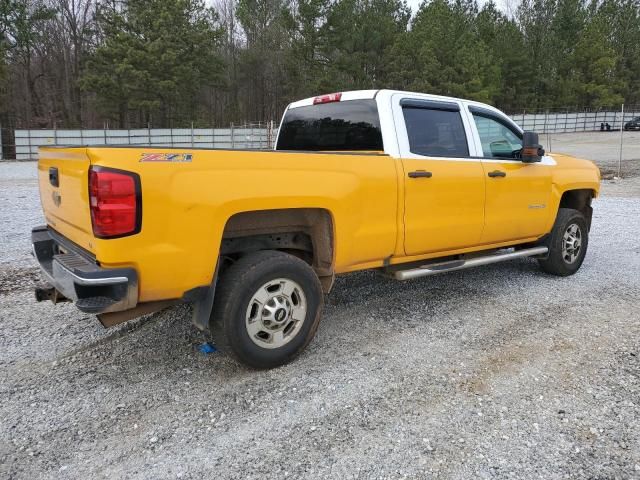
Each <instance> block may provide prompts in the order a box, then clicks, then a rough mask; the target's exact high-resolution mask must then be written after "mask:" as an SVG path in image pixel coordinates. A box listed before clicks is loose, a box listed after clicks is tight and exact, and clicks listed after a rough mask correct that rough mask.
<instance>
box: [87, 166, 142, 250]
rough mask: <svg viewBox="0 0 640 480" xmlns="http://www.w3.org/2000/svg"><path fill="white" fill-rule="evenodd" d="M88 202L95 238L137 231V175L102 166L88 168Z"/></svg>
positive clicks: (138, 197)
mask: <svg viewBox="0 0 640 480" xmlns="http://www.w3.org/2000/svg"><path fill="white" fill-rule="evenodd" d="M89 206H90V209H91V223H92V225H93V234H94V235H95V236H96V237H98V238H114V237H123V236H125V235H132V234H134V233H138V232H139V231H140V224H141V218H142V210H141V208H142V205H141V200H140V177H138V175H136V174H135V173H131V172H123V171H119V170H112V169H107V168H101V167H92V168H91V169H90V170H89Z"/></svg>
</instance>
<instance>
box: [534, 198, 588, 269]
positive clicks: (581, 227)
mask: <svg viewBox="0 0 640 480" xmlns="http://www.w3.org/2000/svg"><path fill="white" fill-rule="evenodd" d="M588 243H589V229H588V227H587V221H586V219H585V217H584V215H583V214H582V212H580V211H578V210H574V209H572V208H561V209H559V210H558V216H557V217H556V222H555V224H554V226H553V230H552V231H551V235H550V237H549V242H548V245H549V255H548V257H547V258H545V259H541V260H539V261H538V262H539V263H540V267H541V268H542V270H544V271H545V272H547V273H551V274H553V275H558V276H562V277H564V276H568V275H573V274H574V273H576V272H577V271H578V269H579V268H580V266H581V265H582V262H583V260H584V256H585V255H586V253H587V245H588Z"/></svg>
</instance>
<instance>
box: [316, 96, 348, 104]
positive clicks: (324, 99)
mask: <svg viewBox="0 0 640 480" xmlns="http://www.w3.org/2000/svg"><path fill="white" fill-rule="evenodd" d="M341 97H342V93H330V94H328V95H321V96H319V97H316V98H314V99H313V104H314V105H317V104H318V103H331V102H339V101H340V98H341Z"/></svg>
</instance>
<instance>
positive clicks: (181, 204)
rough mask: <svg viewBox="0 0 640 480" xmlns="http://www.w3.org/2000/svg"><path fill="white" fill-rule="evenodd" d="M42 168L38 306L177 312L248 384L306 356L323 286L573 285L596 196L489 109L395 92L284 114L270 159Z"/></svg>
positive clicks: (87, 161)
mask: <svg viewBox="0 0 640 480" xmlns="http://www.w3.org/2000/svg"><path fill="white" fill-rule="evenodd" d="M38 170H39V186H40V195H41V200H42V208H43V210H44V214H45V218H46V223H47V224H46V226H41V227H36V228H34V229H33V233H32V243H33V251H34V255H35V257H36V259H37V260H38V262H39V264H40V266H41V269H42V272H43V274H44V277H45V278H46V280H47V282H48V285H45V286H40V287H38V288H36V297H37V299H38V300H45V299H47V300H53V301H54V303H55V302H58V301H67V300H71V301H74V302H75V303H76V305H77V307H78V308H79V309H80V310H82V311H83V312H88V313H92V314H97V315H98V318H99V319H100V320H101V321H102V323H103V324H104V325H105V326H110V325H114V324H116V323H120V322H123V321H126V320H128V319H131V318H134V317H136V316H140V315H143V314H146V313H149V312H152V311H156V310H159V309H161V308H164V307H166V306H167V305H170V304H171V303H175V302H181V301H183V302H190V303H193V322H194V324H195V325H196V326H197V327H199V328H201V329H203V330H208V331H209V332H210V333H211V335H212V338H213V341H214V343H215V345H216V346H217V347H218V348H220V349H222V350H223V351H225V352H228V353H229V354H231V355H233V356H234V357H235V358H236V359H237V360H239V361H240V362H242V363H245V364H247V365H250V366H252V367H255V368H270V367H274V366H277V365H281V364H284V363H286V362H288V361H290V360H291V359H292V358H294V357H295V356H296V355H297V354H298V353H300V351H301V350H303V349H304V348H305V346H306V345H307V344H308V343H309V341H310V340H311V339H312V338H313V336H314V334H315V332H316V329H317V327H318V323H319V320H320V314H321V310H322V305H323V299H324V294H327V293H329V291H330V290H331V286H332V284H333V281H334V276H335V275H336V274H342V273H346V272H353V271H357V270H364V269H376V270H378V271H379V272H381V273H382V274H385V275H388V276H390V277H392V278H395V279H397V280H407V279H411V278H416V277H422V276H427V275H433V274H436V273H442V272H449V271H453V270H460V269H464V268H468V267H472V266H476V265H486V264H490V263H495V262H500V261H505V260H510V259H514V258H520V257H534V258H536V259H538V262H539V263H540V266H541V267H542V270H544V271H545V272H547V273H550V274H554V275H571V274H573V273H575V272H576V271H577V270H578V269H579V268H580V265H581V264H582V261H583V259H584V256H585V253H586V251H587V242H588V234H589V228H590V224H591V215H592V208H591V201H592V199H593V198H595V197H596V196H597V195H598V191H599V183H600V174H599V170H598V169H597V167H596V166H595V165H594V164H593V163H592V162H590V161H587V160H580V159H576V158H572V157H568V156H566V155H555V154H554V155H546V154H545V152H544V150H543V149H542V147H541V146H540V145H539V144H538V136H537V135H536V134H535V133H533V132H523V131H522V129H521V128H520V127H518V126H517V125H516V124H514V123H513V121H512V120H510V119H509V117H507V116H506V115H505V114H503V113H502V112H500V111H499V110H497V109H495V108H493V107H490V106H488V105H484V104H481V103H477V102H473V101H467V100H462V99H457V98H449V97H441V96H435V95H426V94H420V93H410V92H401V91H390V90H364V91H353V92H343V93H335V94H330V95H323V96H319V97H314V98H308V99H305V100H301V101H298V102H295V103H292V104H290V105H289V106H288V107H287V109H286V111H285V113H284V116H283V118H282V121H281V124H280V128H279V131H278V137H277V141H276V146H275V150H274V151H258V150H217V149H197V148H159V147H123V148H118V147H113V146H83V147H68V148H65V147H44V148H41V149H40V160H39V164H38Z"/></svg>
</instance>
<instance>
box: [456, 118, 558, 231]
mask: <svg viewBox="0 0 640 480" xmlns="http://www.w3.org/2000/svg"><path fill="white" fill-rule="evenodd" d="M469 113H470V117H471V118H472V120H473V130H474V135H475V136H476V141H477V142H478V147H477V150H479V151H480V152H481V156H482V166H483V169H484V177H485V182H486V192H487V193H486V206H485V228H484V232H483V234H482V239H481V241H482V243H499V242H507V241H512V240H523V239H527V238H532V237H538V236H541V235H543V234H545V233H546V232H545V230H546V228H547V224H548V220H549V207H548V205H549V197H550V195H551V168H552V167H551V164H550V163H551V162H552V160H551V159H549V158H543V161H542V162H539V163H524V162H522V160H520V159H519V158H518V156H519V152H520V149H521V148H522V133H521V131H520V129H519V128H518V127H517V126H516V125H515V124H514V123H513V122H512V121H511V120H510V119H509V118H507V117H506V116H505V115H503V114H502V113H500V112H497V111H494V110H490V109H486V108H482V107H475V106H469Z"/></svg>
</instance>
